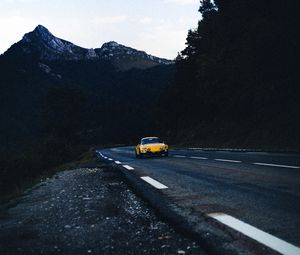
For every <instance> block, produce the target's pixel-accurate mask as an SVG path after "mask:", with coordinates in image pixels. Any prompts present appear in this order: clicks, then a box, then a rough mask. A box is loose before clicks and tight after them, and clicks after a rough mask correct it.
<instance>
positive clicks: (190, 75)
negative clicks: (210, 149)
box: [158, 0, 300, 149]
mask: <svg viewBox="0 0 300 255" xmlns="http://www.w3.org/2000/svg"><path fill="white" fill-rule="evenodd" d="M200 2H201V5H200V8H199V12H200V13H201V15H202V19H201V20H200V21H199V23H198V27H197V29H195V30H190V31H189V33H188V37H187V42H186V45H187V46H186V48H185V49H184V50H183V51H182V52H181V54H180V55H179V56H178V58H177V63H176V84H175V85H174V86H173V87H172V88H171V89H170V90H168V91H166V92H165V95H164V96H163V98H162V100H161V103H160V107H159V110H158V112H159V115H160V120H159V122H158V128H160V129H161V128H162V127H164V132H165V133H167V134H168V135H169V138H170V139H171V140H173V141H175V142H180V141H184V142H190V143H193V142H194V143H197V144H202V145H207V146H228V145H231V146H239V147H240V146H251V147H265V148H274V149H275V148H278V149H284V148H289V149H299V148H300V136H299V133H300V132H299V131H300V128H299V126H300V100H299V98H300V87H299V81H300V79H299V59H300V58H299V45H300V39H299V35H300V26H299V17H300V3H299V1H295V0H291V1H282V0H273V1H268V0H264V1H257V0H247V1H243V0H242V1H241V0H231V1H222V0H215V1H214V2H212V1H210V0H202V1H200ZM160 123H163V124H160Z"/></svg>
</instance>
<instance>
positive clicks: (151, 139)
mask: <svg viewBox="0 0 300 255" xmlns="http://www.w3.org/2000/svg"><path fill="white" fill-rule="evenodd" d="M149 143H162V142H161V140H160V139H159V138H157V137H153V138H144V139H142V140H141V144H149Z"/></svg>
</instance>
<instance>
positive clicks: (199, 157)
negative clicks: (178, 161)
mask: <svg viewBox="0 0 300 255" xmlns="http://www.w3.org/2000/svg"><path fill="white" fill-rule="evenodd" d="M190 158H193V159H208V158H204V157H190Z"/></svg>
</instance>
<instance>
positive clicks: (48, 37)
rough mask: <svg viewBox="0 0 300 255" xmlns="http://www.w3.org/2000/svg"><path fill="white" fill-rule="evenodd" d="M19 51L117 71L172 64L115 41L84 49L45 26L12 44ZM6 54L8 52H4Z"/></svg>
mask: <svg viewBox="0 0 300 255" xmlns="http://www.w3.org/2000/svg"><path fill="white" fill-rule="evenodd" d="M13 47H17V48H18V49H19V50H21V52H23V53H25V54H27V55H30V54H32V55H35V56H38V58H39V60H40V61H43V60H46V61H52V60H65V61H68V60H76V61H77V60H105V61H109V62H111V63H112V64H113V65H114V66H115V67H116V68H117V69H119V70H128V69H131V68H138V69H147V68H151V67H154V66H157V65H167V64H173V63H174V62H173V61H170V60H167V59H162V58H158V57H154V56H152V55H148V54H147V53H146V52H144V51H140V50H136V49H133V48H130V47H127V46H125V45H122V44H119V43H117V42H115V41H109V42H106V43H104V44H103V45H102V47H101V48H96V49H86V48H82V47H79V46H77V45H75V44H73V43H71V42H68V41H66V40H63V39H60V38H58V37H56V36H54V35H53V34H52V33H51V32H50V31H49V30H48V29H47V28H46V27H44V26H42V25H38V26H37V27H36V28H35V29H34V30H33V31H31V32H29V33H27V34H25V35H24V36H23V39H22V40H21V41H20V42H19V43H17V44H15V45H14V46H13ZM8 51H9V50H8Z"/></svg>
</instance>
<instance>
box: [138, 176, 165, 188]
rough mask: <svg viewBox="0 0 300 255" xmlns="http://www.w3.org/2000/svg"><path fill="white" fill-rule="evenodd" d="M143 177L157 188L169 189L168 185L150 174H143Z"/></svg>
mask: <svg viewBox="0 0 300 255" xmlns="http://www.w3.org/2000/svg"><path fill="white" fill-rule="evenodd" d="M141 179H143V180H144V181H145V182H148V183H149V184H150V185H152V186H153V187H155V188H157V189H167V188H168V187H167V186H166V185H164V184H162V183H160V182H158V181H156V180H154V179H152V178H151V177H149V176H143V177H141Z"/></svg>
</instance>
